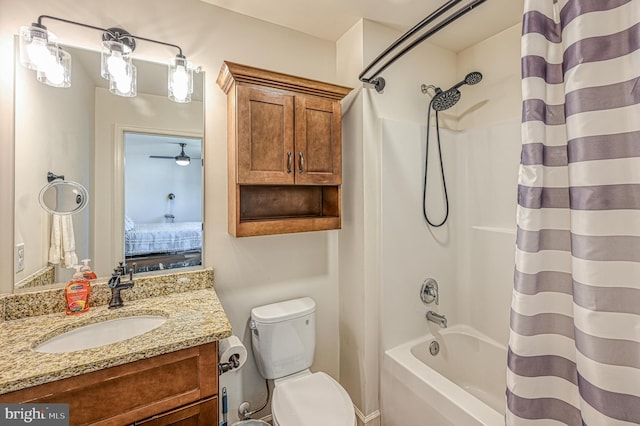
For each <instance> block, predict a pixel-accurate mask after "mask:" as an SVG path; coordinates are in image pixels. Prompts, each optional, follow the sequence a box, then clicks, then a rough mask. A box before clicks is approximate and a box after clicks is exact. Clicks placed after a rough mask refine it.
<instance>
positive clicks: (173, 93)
mask: <svg viewBox="0 0 640 426" xmlns="http://www.w3.org/2000/svg"><path fill="white" fill-rule="evenodd" d="M168 77H169V78H168V79H167V83H168V84H167V86H168V89H169V99H171V100H172V101H174V102H180V103H187V102H191V94H192V93H193V69H192V68H191V65H190V64H189V61H187V59H186V58H185V57H184V56H182V55H181V54H180V55H178V56H176V57H175V58H172V59H170V60H169V73H168Z"/></svg>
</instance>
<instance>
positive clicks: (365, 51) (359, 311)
mask: <svg viewBox="0 0 640 426" xmlns="http://www.w3.org/2000/svg"><path fill="white" fill-rule="evenodd" d="M400 35H401V33H399V32H398V31H396V30H393V29H390V28H388V27H386V26H384V25H381V24H378V23H375V22H371V21H366V20H365V21H362V22H360V23H358V24H357V25H356V26H354V27H353V28H351V30H350V31H349V32H348V33H346V34H345V35H344V36H343V37H342V38H341V39H340V40H339V41H338V44H337V50H338V74H339V78H340V79H342V83H343V84H349V85H352V86H355V87H360V86H361V84H359V83H358V82H357V76H358V74H359V73H360V71H361V70H362V69H363V68H364V66H366V65H367V64H368V63H369V62H370V61H371V60H373V58H375V57H376V56H377V55H378V54H379V53H380V52H381V51H382V50H384V49H385V48H386V47H387V46H388V45H389V44H390V43H391V42H393V41H394V40H395V39H397V38H398V37H399V36H400ZM455 61H456V56H455V54H454V53H452V52H448V51H446V50H445V49H441V48H438V47H436V46H433V45H430V44H429V43H424V44H422V45H420V46H419V47H417V48H416V49H415V50H414V51H413V52H412V53H411V54H410V55H407V56H405V57H403V58H402V59H401V60H400V61H398V62H397V63H395V64H394V65H393V66H391V67H390V68H389V69H388V71H385V72H384V74H383V75H384V78H385V79H386V81H387V87H386V88H385V90H384V93H383V94H378V93H376V92H375V91H374V90H373V89H364V90H361V89H358V90H359V92H358V93H356V94H354V95H353V97H351V98H350V99H349V100H348V101H347V102H346V103H347V105H348V107H346V108H345V113H344V127H343V135H344V141H345V143H344V145H345V146H344V148H343V169H344V170H343V175H344V183H343V191H344V193H343V195H344V197H343V210H344V217H343V229H342V231H341V233H340V345H341V351H340V366H341V382H342V384H343V385H344V386H345V387H346V389H347V390H348V391H349V393H350V395H351V397H352V399H353V400H354V403H355V405H356V406H357V407H358V408H359V409H360V411H361V412H362V413H363V414H364V416H366V417H370V416H375V414H376V412H377V410H378V387H379V379H378V362H379V353H380V349H381V347H386V346H387V345H389V340H390V339H391V340H393V339H395V338H396V337H397V336H398V333H400V334H402V333H405V331H407V330H409V331H411V330H420V329H421V327H424V326H425V323H426V322H425V321H424V312H426V311H425V310H418V311H417V314H416V312H414V311H415V310H413V309H407V307H408V305H409V304H411V303H412V302H413V301H415V300H416V298H417V295H418V291H417V288H416V286H418V287H419V285H420V283H421V281H422V276H423V275H424V276H425V277H426V276H431V275H438V274H439V271H440V270H442V271H450V270H453V265H454V263H455V260H454V256H447V255H446V254H447V253H450V252H451V250H452V249H451V247H450V245H452V242H451V240H448V242H447V243H446V244H445V247H440V246H439V243H434V242H432V243H431V244H432V245H433V246H434V247H433V250H434V252H441V253H442V255H441V256H438V259H439V260H441V259H444V261H443V262H440V263H439V264H436V259H434V261H433V262H428V261H424V260H423V259H419V260H417V261H416V260H415V258H410V257H411V256H410V251H409V250H408V249H409V247H407V246H405V245H404V244H402V245H401V246H400V247H398V246H395V245H394V244H392V243H390V242H389V238H392V237H397V238H398V240H402V238H403V237H406V236H407V235H415V233H416V229H415V224H416V222H415V221H408V220H407V217H408V216H409V215H412V214H414V215H417V214H418V213H419V212H420V210H419V202H418V200H417V199H413V201H414V205H413V206H410V205H408V204H407V203H405V202H404V201H405V200H396V201H398V203H397V204H396V205H395V206H396V207H397V209H398V210H399V211H400V215H399V217H395V218H393V219H391V221H388V216H385V215H386V214H387V211H386V210H385V209H386V208H387V206H389V199H388V198H385V197H388V196H389V195H390V194H388V193H387V191H385V188H387V187H386V186H385V185H388V184H389V182H391V181H390V180H389V179H390V178H391V177H397V175H399V174H403V173H405V172H407V173H412V174H414V175H415V179H414V182H419V181H420V179H421V178H420V173H421V170H422V168H421V167H422V166H421V162H420V156H419V155H416V152H411V153H409V155H407V156H403V157H402V158H398V159H397V163H395V164H392V162H393V160H391V159H390V158H388V156H387V154H388V153H387V152H386V150H394V149H395V148H394V145H395V147H397V149H399V150H402V149H406V148H407V147H408V146H409V145H411V147H410V149H417V151H419V150H420V140H417V141H416V143H415V144H412V143H411V141H409V140H407V139H406V138H404V137H403V136H406V134H400V137H399V139H395V136H397V134H396V133H394V132H392V133H393V137H394V139H393V141H392V143H391V144H390V145H389V146H387V145H386V144H385V142H386V141H387V140H388V139H385V138H384V137H383V135H385V134H386V133H385V129H384V127H383V123H386V122H387V121H388V120H389V121H391V122H401V123H402V124H405V127H412V126H417V127H418V128H419V127H420V125H421V123H425V122H426V114H425V111H426V107H427V104H428V99H427V98H426V97H425V96H424V95H423V94H422V93H421V92H420V85H421V84H422V83H429V82H434V83H437V84H438V85H442V86H446V85H448V84H451V83H453V79H454V78H455ZM433 63H437V64H438V66H437V67H434V66H432V65H431V64H433ZM400 130H402V127H401V129H400ZM385 167H387V168H388V170H390V171H391V176H388V175H387V173H386V170H387V169H385ZM454 172H455V171H454ZM390 191H391V192H392V193H393V194H395V195H398V196H400V197H402V196H404V195H406V194H407V187H406V186H405V185H404V184H400V186H398V187H394V188H391V189H390ZM415 203H417V207H416V204H415ZM411 209H412V210H413V211H412V212H411ZM420 214H421V213H420ZM418 223H419V222H418ZM448 232H449V231H448V230H447V231H445V237H446V234H448ZM425 241H427V244H429V243H428V241H429V240H426V239H425ZM390 250H391V251H392V252H393V253H390V252H389V251H390ZM431 254H432V253H431V251H426V252H424V253H422V256H423V257H424V258H427V257H428V256H430V255H431ZM443 273H444V272H443ZM412 312H413V313H412ZM407 314H409V317H407ZM416 332H417V331H416ZM378 421H379V419H378ZM374 424H375V423H374Z"/></svg>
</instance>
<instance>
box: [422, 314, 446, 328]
mask: <svg viewBox="0 0 640 426" xmlns="http://www.w3.org/2000/svg"><path fill="white" fill-rule="evenodd" d="M427 320H429V321H431V322H435V323H436V324H438V325H439V326H440V327H442V328H447V318H445V316H444V315H440V314H438V313H436V312H433V311H429V312H427Z"/></svg>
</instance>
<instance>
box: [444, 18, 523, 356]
mask: <svg viewBox="0 0 640 426" xmlns="http://www.w3.org/2000/svg"><path fill="white" fill-rule="evenodd" d="M520 31H521V24H518V25H515V26H513V27H511V28H509V29H507V30H505V31H503V32H501V33H499V34H496V35H495V36H493V37H491V38H489V39H487V40H485V41H483V42H481V43H478V44H477V45H475V46H472V47H470V48H468V49H466V50H464V51H462V52H460V54H459V55H458V77H459V78H460V79H462V78H463V77H464V75H465V74H466V73H468V72H470V71H472V70H478V71H481V72H482V73H483V74H484V78H483V80H482V82H481V83H480V84H477V85H475V86H464V87H463V88H462V91H463V96H462V99H461V101H460V106H459V109H458V114H459V115H460V120H459V124H460V128H461V129H462V131H461V133H460V135H459V137H458V141H457V142H456V143H457V144H458V145H459V154H460V155H459V156H458V160H457V161H458V163H459V164H460V170H461V176H460V179H461V180H460V183H461V187H460V188H459V196H460V197H461V198H462V200H461V201H460V202H461V203H462V205H463V207H462V212H463V214H464V217H463V219H462V224H461V230H462V234H461V238H462V239H463V240H464V243H462V242H461V243H460V244H459V246H460V250H459V252H458V263H459V264H460V268H459V276H458V287H457V291H458V295H459V299H460V300H464V305H463V306H464V307H465V309H464V311H463V312H464V316H463V317H461V318H460V320H461V322H465V323H468V324H471V325H473V326H474V327H475V328H477V329H478V330H480V331H481V332H483V333H485V334H487V335H488V336H490V337H492V338H494V339H495V340H497V341H499V342H500V343H502V344H504V345H506V344H507V343H508V337H509V308H510V305H511V293H512V289H513V266H514V256H515V221H516V205H517V182H518V165H519V162H520V150H521V138H520V114H521V109H522V107H521V103H522V96H521V88H520Z"/></svg>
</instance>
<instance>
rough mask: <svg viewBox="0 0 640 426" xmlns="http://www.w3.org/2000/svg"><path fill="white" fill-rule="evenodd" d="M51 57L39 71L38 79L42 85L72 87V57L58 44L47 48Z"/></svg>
mask: <svg viewBox="0 0 640 426" xmlns="http://www.w3.org/2000/svg"><path fill="white" fill-rule="evenodd" d="M47 49H48V50H49V53H50V54H49V56H48V57H47V60H46V61H45V63H43V64H42V65H41V66H40V67H39V68H38V70H37V73H36V78H37V79H38V81H39V82H40V83H44V84H48V85H49V86H53V87H70V86H71V55H70V54H69V52H65V51H64V50H62V49H61V48H60V46H58V45H56V44H51V43H50V44H49V45H48V46H47Z"/></svg>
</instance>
